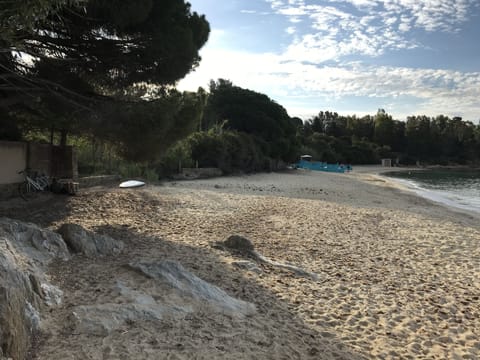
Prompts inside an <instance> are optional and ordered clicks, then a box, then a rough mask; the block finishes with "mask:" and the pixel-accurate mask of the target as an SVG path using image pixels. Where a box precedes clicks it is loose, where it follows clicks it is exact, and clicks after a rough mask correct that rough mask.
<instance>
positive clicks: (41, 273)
mask: <svg viewBox="0 0 480 360" xmlns="http://www.w3.org/2000/svg"><path fill="white" fill-rule="evenodd" d="M55 258H60V259H64V260H66V259H68V258H69V253H68V249H67V246H66V244H65V243H64V242H63V239H62V238H61V237H60V236H59V235H58V234H56V233H53V232H51V231H47V230H43V229H40V228H39V227H37V226H35V225H33V224H26V223H23V222H19V221H15V220H11V219H7V218H1V219H0V358H1V357H2V356H3V357H7V358H13V359H24V358H25V357H26V355H27V351H28V349H29V347H30V344H31V338H32V335H33V334H34V333H35V332H36V331H38V330H39V328H40V325H41V318H40V310H41V309H42V307H44V306H45V305H46V302H48V301H49V300H50V299H55V302H59V301H60V299H59V296H60V295H59V294H61V292H60V290H59V289H57V288H56V287H54V286H53V285H51V284H49V283H48V281H47V279H46V276H45V266H47V265H48V263H49V262H50V261H52V260H53V259H55Z"/></svg>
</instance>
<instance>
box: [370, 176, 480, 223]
mask: <svg viewBox="0 0 480 360" xmlns="http://www.w3.org/2000/svg"><path fill="white" fill-rule="evenodd" d="M391 169H392V170H390V168H388V170H386V171H382V170H378V171H374V174H375V175H376V176H379V177H380V178H382V179H384V180H387V181H390V182H393V183H395V184H396V186H398V187H399V188H401V189H402V190H404V191H407V192H410V193H414V194H415V195H417V196H419V197H422V198H424V199H427V200H429V201H432V202H433V203H435V204H439V205H443V206H445V207H447V208H449V209H451V210H455V211H458V212H461V213H466V214H469V215H472V214H475V215H476V216H479V217H480V204H479V205H475V204H465V203H463V204H462V202H461V201H462V200H463V199H462V198H461V197H459V196H456V197H455V198H453V199H452V197H453V194H448V193H445V192H442V191H435V190H430V189H427V188H424V187H422V186H421V185H417V183H416V182H415V181H412V180H408V179H400V178H396V177H394V176H388V175H386V174H388V173H391V172H405V171H428V170H434V169H439V167H430V168H424V169H418V168H391ZM442 169H447V167H442ZM448 169H461V168H452V167H448ZM465 170H466V169H465Z"/></svg>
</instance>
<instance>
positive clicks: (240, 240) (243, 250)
mask: <svg viewBox="0 0 480 360" xmlns="http://www.w3.org/2000/svg"><path fill="white" fill-rule="evenodd" d="M212 246H213V247H215V248H217V249H221V250H228V251H231V252H235V253H240V254H242V255H243V256H247V257H249V258H252V259H254V260H255V261H257V262H259V263H262V264H267V265H270V266H273V267H276V268H281V269H285V270H289V271H292V272H293V273H294V274H295V275H297V276H302V277H306V278H310V279H312V280H313V281H318V279H319V278H318V274H315V273H312V272H309V271H306V270H304V269H302V268H300V267H298V266H295V265H291V264H287V263H281V262H278V261H274V260H271V259H269V258H267V257H265V256H263V255H262V254H260V253H259V252H257V251H255V247H254V245H253V242H252V241H251V240H249V239H247V238H246V237H243V236H241V235H230V236H229V237H228V238H227V239H226V240H225V241H221V242H216V243H214V244H213V245H212ZM245 266H246V265H245V264H242V265H241V266H239V267H243V268H245ZM247 270H249V271H252V270H251V269H247Z"/></svg>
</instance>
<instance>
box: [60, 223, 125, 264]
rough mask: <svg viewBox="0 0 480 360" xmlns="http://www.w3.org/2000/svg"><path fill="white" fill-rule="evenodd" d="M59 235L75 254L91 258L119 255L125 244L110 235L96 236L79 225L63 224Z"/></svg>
mask: <svg viewBox="0 0 480 360" xmlns="http://www.w3.org/2000/svg"><path fill="white" fill-rule="evenodd" d="M58 233H59V234H60V235H62V237H63V239H64V240H65V242H66V243H67V245H68V246H69V248H70V249H71V250H72V251H73V252H74V253H77V254H78V253H80V254H84V255H86V256H89V257H96V256H105V255H118V254H119V253H121V252H122V250H123V247H124V244H123V242H122V241H120V240H115V239H112V238H111V237H110V236H108V235H101V234H96V233H94V232H91V231H88V230H86V229H84V228H83V227H82V226H80V225H77V224H63V225H62V226H61V227H60V229H58Z"/></svg>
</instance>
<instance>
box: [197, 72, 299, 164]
mask: <svg viewBox="0 0 480 360" xmlns="http://www.w3.org/2000/svg"><path fill="white" fill-rule="evenodd" d="M224 120H228V121H227V123H226V126H225V128H226V129H229V130H234V131H238V132H241V133H246V134H249V135H251V136H253V137H254V138H258V139H259V140H260V141H264V142H265V143H266V144H267V146H268V148H267V149H264V150H266V151H265V153H266V155H267V156H269V157H271V158H272V159H282V160H284V161H293V160H294V159H295V157H296V155H297V152H298V143H297V140H296V132H297V127H298V119H291V118H290V117H289V116H288V113H287V111H286V110H285V109H284V108H283V107H282V106H281V105H279V104H277V103H275V102H274V101H273V100H271V99H270V98H269V97H268V96H266V95H264V94H260V93H257V92H254V91H251V90H247V89H242V88H240V87H237V86H234V85H233V84H232V83H231V82H229V81H226V80H222V79H220V80H218V81H217V82H211V84H210V96H209V97H208V102H207V106H206V109H205V114H204V118H203V121H202V125H203V127H204V129H210V128H212V127H213V126H215V125H216V124H219V123H222V122H223V121H224Z"/></svg>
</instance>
